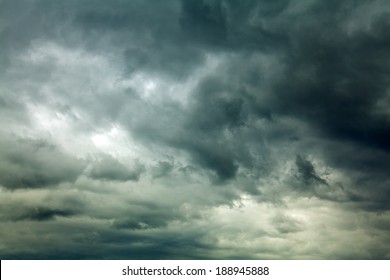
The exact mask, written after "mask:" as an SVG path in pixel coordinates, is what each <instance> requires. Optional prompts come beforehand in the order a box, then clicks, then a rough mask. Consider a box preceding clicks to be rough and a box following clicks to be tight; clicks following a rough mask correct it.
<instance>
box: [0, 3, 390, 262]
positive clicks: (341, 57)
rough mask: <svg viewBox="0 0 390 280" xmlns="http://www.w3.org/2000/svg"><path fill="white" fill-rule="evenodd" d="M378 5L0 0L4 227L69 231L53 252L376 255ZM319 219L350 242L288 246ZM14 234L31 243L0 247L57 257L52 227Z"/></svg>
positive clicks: (381, 67) (382, 39) (384, 163)
mask: <svg viewBox="0 0 390 280" xmlns="http://www.w3.org/2000/svg"><path fill="white" fill-rule="evenodd" d="M389 12H390V5H389V3H388V1H386V0H373V1H365V0H346V1H333V0H332V1H320V0H305V1H302V0H274V1H269V0H248V1H234V0H199V1H196V0H172V1H152V0H150V1H138V0H137V1H120V0H114V1H103V0H102V1H92V0H87V1H76V0H71V1H50V0H33V1H27V0H26V1H23V0H19V1H13V0H12V1H11V0H4V1H0V50H1V51H0V64H1V65H2V67H1V69H0V84H1V86H0V109H1V110H0V117H1V120H0V122H1V128H0V144H1V145H0V192H1V193H2V194H4V198H2V199H3V200H4V202H7V201H8V202H7V203H6V204H5V205H6V206H4V207H3V208H2V212H4V214H3V215H2V216H1V221H2V223H5V224H7V226H8V227H9V230H8V231H5V233H4V237H5V238H6V239H7V240H9V241H10V244H16V243H17V240H16V238H14V237H13V236H14V233H17V232H19V231H18V230H19V229H20V228H19V227H22V225H23V223H28V224H31V225H32V226H31V229H30V231H31V234H36V233H37V232H44V231H53V232H55V234H56V238H57V237H58V239H60V237H61V236H62V233H61V232H65V233H66V232H68V233H71V231H72V229H74V228H80V234H75V233H71V238H69V239H67V240H66V241H63V243H61V242H58V244H62V245H64V246H63V247H64V248H65V247H66V248H68V249H67V250H65V249H63V251H61V253H60V254H59V255H58V256H57V258H71V257H74V258H103V257H104V254H103V253H102V252H103V251H104V250H106V249H107V252H108V256H110V257H112V258H152V259H153V258H170V257H171V258H235V257H236V258H267V256H268V257H271V258H283V257H285V258H390V256H389V254H388V252H385V251H386V250H382V249H380V248H381V245H382V244H384V243H386V242H387V241H388V238H387V237H386V236H388V230H387V229H383V228H379V226H378V224H381V223H384V224H386V223H388V218H389V216H388V211H389V205H390V191H389V189H390V179H389V175H388V170H389V168H390V164H389V162H390V158H389V152H390V144H389V143H390V118H389V108H390V95H389V88H390V80H389V78H388V73H389V70H390V45H389V44H390V36H389V33H388V31H387V30H388V29H389V27H390V21H389V20H388V18H389V17H388V14H389ZM49 194H50V195H49ZM23 201H25V202H28V203H26V205H25V206H24V207H19V208H17V207H16V206H17V204H20V202H23ZM0 203H1V202H0ZM264 205H267V207H270V208H272V209H273V211H268V210H267V211H266V210H265V209H266V207H265V206H264ZM224 207H226V208H224ZM14 208H15V209H17V210H15V211H13V209H14ZM306 208H308V209H306ZM309 208H310V210H309ZM237 209H238V210H237ZM302 209H303V210H306V211H303V210H302ZM238 212H239V213H241V214H240V215H242V216H240V215H238V214H237V213H238ZM271 212H272V213H271ZM253 213H257V214H258V215H261V217H262V219H260V220H261V222H259V224H257V223H251V222H250V218H248V217H253V216H254V214H253ZM275 213H276V214H275ZM335 213H336V214H335ZM375 213H381V214H382V215H383V217H382V218H381V217H375V218H374V216H373V215H374V214H375ZM257 214H256V215H257ZM333 214H335V217H340V219H344V218H345V219H347V220H348V221H347V222H346V224H345V225H344V224H343V223H342V222H340V220H338V219H337V218H333V216H332V215H333ZM355 217H356V218H355ZM371 219H373V220H374V221H375V222H370V220H371ZM317 221H323V224H318V223H317ZM358 221H362V222H361V223H360V224H359V222H358ZM213 223H214V224H213ZM241 223H243V224H244V226H245V225H246V226H247V227H248V230H247V231H245V232H246V233H245V234H243V233H242V231H240V230H239V229H238V228H237V227H236V225H237V224H241ZM35 224H43V225H44V227H43V228H39V229H38V228H37V227H36V225H35ZM324 224H329V228H330V229H329V231H328V232H327V235H326V236H327V237H326V238H330V239H332V238H333V239H335V240H340V242H342V241H343V242H349V240H354V241H357V240H360V239H361V240H363V241H362V242H358V243H359V244H361V246H363V247H359V248H358V249H356V251H354V250H353V249H352V247H353V246H351V249H350V250H349V251H348V252H342V251H341V249H340V248H333V249H332V250H331V249H329V251H327V250H325V251H323V252H322V253H318V252H319V251H321V250H319V249H318V248H317V247H315V245H310V246H301V247H300V248H298V246H293V245H291V244H302V243H303V242H305V240H306V236H308V235H310V234H312V235H311V236H313V235H315V234H317V233H318V229H320V228H324ZM184 227H188V228H189V229H188V230H186V231H184V232H182V233H180V232H181V230H182V229H183V228H184ZM196 227H198V228H196ZM221 229H223V230H221ZM357 229H358V230H357ZM89 232H92V233H91V234H90V235H88V234H87V233H89ZM312 232H315V234H314V233H312ZM351 232H353V233H354V234H355V235H354V236H353V238H349V237H348V238H347V236H349V234H350V233H351ZM363 232H365V233H363ZM367 232H368V233H370V234H374V235H375V236H377V238H376V239H375V240H371V239H369V238H368V237H367V235H365V234H367ZM173 236H178V237H180V238H178V239H177V240H175V241H172V240H173ZM275 236H276V237H277V238H279V239H280V240H284V241H285V243H278V244H276V243H273V244H276V245H277V246H276V245H275V248H282V249H281V250H279V252H276V251H275V250H276V249H273V246H271V245H270V244H271V243H268V241H265V240H273V237H275ZM19 238H20V241H21V242H22V244H24V245H26V244H28V242H30V241H31V242H32V247H34V248H33V249H32V250H30V251H29V252H30V253H31V252H35V253H31V255H29V254H27V253H26V252H27V251H23V250H22V249H20V248H19V249H18V248H16V249H12V248H11V247H7V248H8V249H4V250H3V249H0V256H6V257H7V256H8V257H9V258H22V257H23V256H25V257H28V258H45V257H47V258H56V256H55V252H54V251H53V250H51V249H49V248H50V246H51V245H53V244H52V243H51V242H52V241H53V242H57V241H58V240H54V239H56V238H54V239H53V240H52V241H50V240H48V241H47V243H45V244H44V246H43V247H42V248H45V249H42V250H41V251H40V250H39V249H37V248H38V247H37V245H36V244H38V242H36V243H35V242H33V241H32V240H30V241H29V240H28V239H25V237H23V236H19ZM324 238H325V237H324ZM279 239H278V240H279ZM131 240H132V241H131ZM228 240H230V241H228ZM234 240H237V243H235V241H234ZM243 240H253V244H251V246H249V247H245V246H246V245H245V244H246V243H245V242H241V241H243ZM324 240H325V239H321V240H320V241H319V242H325V241H326V240H325V241H324ZM369 240H371V241H369ZM351 242H352V241H351ZM77 244H83V245H82V246H83V248H84V249H85V248H89V249H91V251H90V252H91V253H86V251H87V250H84V249H83V250H80V252H78V253H75V252H74V250H75V248H77ZM97 244H100V245H101V246H102V247H101V249H97V247H96V245H97ZM120 245H121V246H122V245H123V247H121V246H120ZM313 246H314V247H313ZM0 247H1V246H0ZM119 247H121V248H122V249H118V248H119ZM255 247H256V248H258V249H254V248H255ZM322 247H323V246H322ZM334 247H337V246H334ZM302 248H309V249H307V250H308V251H306V249H302ZM386 248H388V246H387V247H386ZM1 250H3V251H1ZM256 250H257V251H256ZM358 250H360V251H358ZM129 251H131V252H133V253H131V254H130V253H128V252H129ZM281 251H283V252H286V253H282V252H281ZM56 252H57V251H56ZM287 252H291V254H290V255H288V253H287Z"/></svg>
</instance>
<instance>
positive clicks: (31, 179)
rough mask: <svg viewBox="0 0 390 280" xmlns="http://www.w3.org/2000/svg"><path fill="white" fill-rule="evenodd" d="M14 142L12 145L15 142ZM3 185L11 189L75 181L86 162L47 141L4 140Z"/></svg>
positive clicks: (0, 170) (0, 175)
mask: <svg viewBox="0 0 390 280" xmlns="http://www.w3.org/2000/svg"><path fill="white" fill-rule="evenodd" d="M11 141H12V142H11ZM0 156H1V159H2V160H1V163H0V184H1V185H2V186H4V187H6V188H8V189H20V188H44V187H50V186H56V185H58V184H60V183H62V182H74V181H75V180H76V179H77V177H78V176H79V175H80V174H81V173H82V172H83V170H84V167H85V163H84V162H83V161H81V160H79V159H77V158H74V157H72V156H69V155H68V154H66V153H64V152H62V151H61V150H60V149H58V148H57V147H56V146H55V145H53V144H50V143H49V142H46V141H45V140H32V139H20V138H19V139H18V138H16V139H15V138H11V139H9V138H8V139H7V138H4V137H3V139H1V148H0Z"/></svg>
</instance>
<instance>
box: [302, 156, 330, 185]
mask: <svg viewBox="0 0 390 280" xmlns="http://www.w3.org/2000/svg"><path fill="white" fill-rule="evenodd" d="M295 164H296V166H297V168H298V176H299V178H300V179H301V180H302V181H303V183H304V184H305V185H308V184H313V183H314V184H324V185H327V184H328V183H327V182H326V180H324V179H323V178H321V177H320V176H318V174H317V172H316V171H315V169H314V166H313V164H312V163H311V162H310V161H309V160H308V159H306V158H305V157H303V156H301V155H297V157H296V159H295Z"/></svg>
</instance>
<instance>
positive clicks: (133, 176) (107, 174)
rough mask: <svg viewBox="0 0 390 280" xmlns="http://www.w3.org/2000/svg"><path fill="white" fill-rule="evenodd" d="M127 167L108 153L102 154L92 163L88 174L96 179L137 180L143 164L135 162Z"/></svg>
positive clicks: (142, 169)
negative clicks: (130, 166)
mask: <svg viewBox="0 0 390 280" xmlns="http://www.w3.org/2000/svg"><path fill="white" fill-rule="evenodd" d="M133 165H134V166H133V167H132V168H128V167H126V166H125V165H123V164H122V163H120V162H119V161H118V160H116V159H115V158H113V157H112V156H110V155H103V156H102V157H101V158H100V159H97V161H96V162H94V163H93V164H92V169H91V171H90V172H89V175H90V176H91V178H93V179H97V180H113V181H138V180H139V177H140V175H141V173H142V172H143V171H144V166H143V165H141V164H140V163H138V162H136V163H135V164H133Z"/></svg>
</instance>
